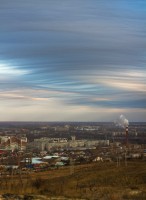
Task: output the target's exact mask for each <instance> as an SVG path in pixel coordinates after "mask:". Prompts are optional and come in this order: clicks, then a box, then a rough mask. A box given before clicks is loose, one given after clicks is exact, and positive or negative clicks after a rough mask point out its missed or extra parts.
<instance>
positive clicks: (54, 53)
mask: <svg viewBox="0 0 146 200" xmlns="http://www.w3.org/2000/svg"><path fill="white" fill-rule="evenodd" d="M145 22H146V2H145V0H139V1H137V0H110V1H109V0H102V1H100V0H99V1H97V0H90V1H87V0H74V1H71V0H43V1H42V0H26V1H20V0H13V1H11V0H0V102H1V104H0V112H1V115H0V120H1V121H7V120H8V121H17V120H19V121H113V120H114V119H115V118H117V116H119V115H120V114H124V115H125V116H126V117H127V118H128V119H129V121H145V119H146V66H145V64H146V27H145Z"/></svg>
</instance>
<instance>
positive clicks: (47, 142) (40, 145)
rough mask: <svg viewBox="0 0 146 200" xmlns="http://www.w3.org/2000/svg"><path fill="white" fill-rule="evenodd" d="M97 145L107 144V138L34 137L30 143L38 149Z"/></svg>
mask: <svg viewBox="0 0 146 200" xmlns="http://www.w3.org/2000/svg"><path fill="white" fill-rule="evenodd" d="M99 145H107V146H108V145H109V140H76V138H75V136H72V140H67V139H66V138H40V139H35V140H34V142H33V143H32V144H31V147H32V148H37V149H39V150H40V151H44V150H51V149H53V148H63V149H68V148H76V147H86V148H90V147H96V146H99Z"/></svg>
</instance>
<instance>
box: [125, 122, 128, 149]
mask: <svg viewBox="0 0 146 200" xmlns="http://www.w3.org/2000/svg"><path fill="white" fill-rule="evenodd" d="M125 135H126V146H127V147H128V126H126V129H125Z"/></svg>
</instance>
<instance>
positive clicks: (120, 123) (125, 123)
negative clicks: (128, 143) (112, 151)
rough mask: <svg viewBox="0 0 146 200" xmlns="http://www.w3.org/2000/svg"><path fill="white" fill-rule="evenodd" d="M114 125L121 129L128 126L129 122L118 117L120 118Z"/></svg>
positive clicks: (123, 117)
mask: <svg viewBox="0 0 146 200" xmlns="http://www.w3.org/2000/svg"><path fill="white" fill-rule="evenodd" d="M115 123H116V125H118V126H121V127H123V128H125V127H126V126H128V125H129V121H128V119H126V117H125V116H124V115H120V117H119V118H118V119H117V120H116V122H115Z"/></svg>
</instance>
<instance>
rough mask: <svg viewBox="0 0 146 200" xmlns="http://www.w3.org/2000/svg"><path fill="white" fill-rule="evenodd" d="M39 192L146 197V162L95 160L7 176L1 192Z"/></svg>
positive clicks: (115, 199) (118, 199)
mask: <svg viewBox="0 0 146 200" xmlns="http://www.w3.org/2000/svg"><path fill="white" fill-rule="evenodd" d="M4 193H13V194H36V195H46V196H48V197H57V196H63V197H64V198H65V197H66V198H67V197H68V198H72V199H75V198H76V199H77V198H79V199H80V198H82V199H89V200H90V199H91V200H92V199H95V200H98V199H99V200H146V162H128V163H127V166H125V165H124V163H121V166H120V167H117V166H116V163H114V162H113V163H92V164H85V165H77V166H74V167H72V166H71V167H70V166H68V167H62V168H59V169H52V170H48V171H44V172H35V173H31V174H21V176H20V175H13V176H5V177H3V178H1V179H0V194H4Z"/></svg>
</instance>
